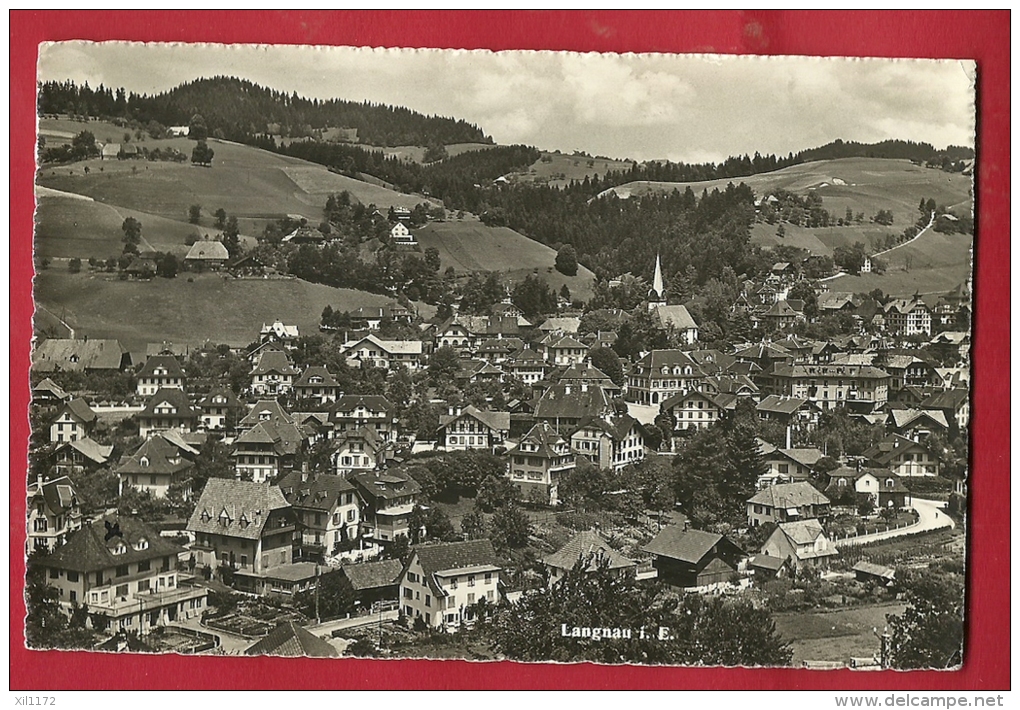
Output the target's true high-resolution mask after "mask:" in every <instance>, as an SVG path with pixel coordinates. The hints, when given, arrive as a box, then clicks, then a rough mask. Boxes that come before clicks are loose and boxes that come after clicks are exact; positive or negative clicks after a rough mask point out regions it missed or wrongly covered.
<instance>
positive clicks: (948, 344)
mask: <svg viewBox="0 0 1020 710" xmlns="http://www.w3.org/2000/svg"><path fill="white" fill-rule="evenodd" d="M970 347H971V339H970V333H968V332H966V331H949V330H946V331H943V332H941V333H939V334H938V335H936V336H935V337H933V338H932V339H931V340H930V341H928V349H929V350H931V351H933V352H935V353H937V354H938V355H939V356H940V357H941V358H942V359H943V360H945V359H947V358H954V359H955V360H956V361H957V362H967V361H968V360H969V359H970Z"/></svg>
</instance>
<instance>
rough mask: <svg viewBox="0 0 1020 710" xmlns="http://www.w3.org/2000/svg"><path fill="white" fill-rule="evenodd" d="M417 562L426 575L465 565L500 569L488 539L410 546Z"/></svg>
mask: <svg viewBox="0 0 1020 710" xmlns="http://www.w3.org/2000/svg"><path fill="white" fill-rule="evenodd" d="M411 551H412V553H413V555H412V559H413V557H414V556H417V558H418V564H420V565H421V568H422V570H423V571H424V572H425V574H427V575H431V574H436V573H438V572H447V571H450V570H456V569H464V568H466V567H495V568H496V569H500V564H499V558H497V557H496V551H495V550H494V549H493V548H492V543H491V542H490V541H489V540H467V541H465V542H441V543H438V544H435V545H416V546H414V547H412V548H411Z"/></svg>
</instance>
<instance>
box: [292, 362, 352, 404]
mask: <svg viewBox="0 0 1020 710" xmlns="http://www.w3.org/2000/svg"><path fill="white" fill-rule="evenodd" d="M341 394H342V393H341V392H340V383H339V382H337V381H336V378H335V377H333V375H331V374H330V372H329V370H327V369H326V368H325V367H322V366H321V365H311V366H309V367H307V368H305V371H304V372H302V373H301V376H300V377H299V378H297V380H296V381H295V382H294V396H295V397H296V398H297V399H305V400H312V401H314V402H315V403H316V404H319V405H324V404H329V403H331V402H335V401H336V399H337V397H339V396H340V395H341Z"/></svg>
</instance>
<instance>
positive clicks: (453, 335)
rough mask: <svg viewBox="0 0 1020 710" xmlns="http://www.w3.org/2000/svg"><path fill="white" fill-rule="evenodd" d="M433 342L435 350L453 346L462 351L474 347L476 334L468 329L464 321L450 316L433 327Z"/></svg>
mask: <svg viewBox="0 0 1020 710" xmlns="http://www.w3.org/2000/svg"><path fill="white" fill-rule="evenodd" d="M433 342H434V347H435V349H436V350H438V349H439V348H453V349H454V350H457V351H459V352H464V351H467V350H471V349H472V348H473V347H474V345H475V342H476V336H475V335H474V334H473V333H472V332H470V331H469V330H468V328H467V326H466V325H465V324H464V323H461V322H460V321H459V320H458V319H457V318H451V319H449V320H448V321H446V322H445V323H440V324H439V325H437V326H436V327H435V328H434V329H433Z"/></svg>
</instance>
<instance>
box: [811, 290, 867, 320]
mask: <svg viewBox="0 0 1020 710" xmlns="http://www.w3.org/2000/svg"><path fill="white" fill-rule="evenodd" d="M858 305H860V303H859V301H858V298H857V296H855V295H854V294H853V293H850V292H849V291H823V292H822V293H820V294H818V312H819V313H820V314H824V315H831V314H834V313H846V314H849V315H853V314H854V313H856V312H857V306H858Z"/></svg>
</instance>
